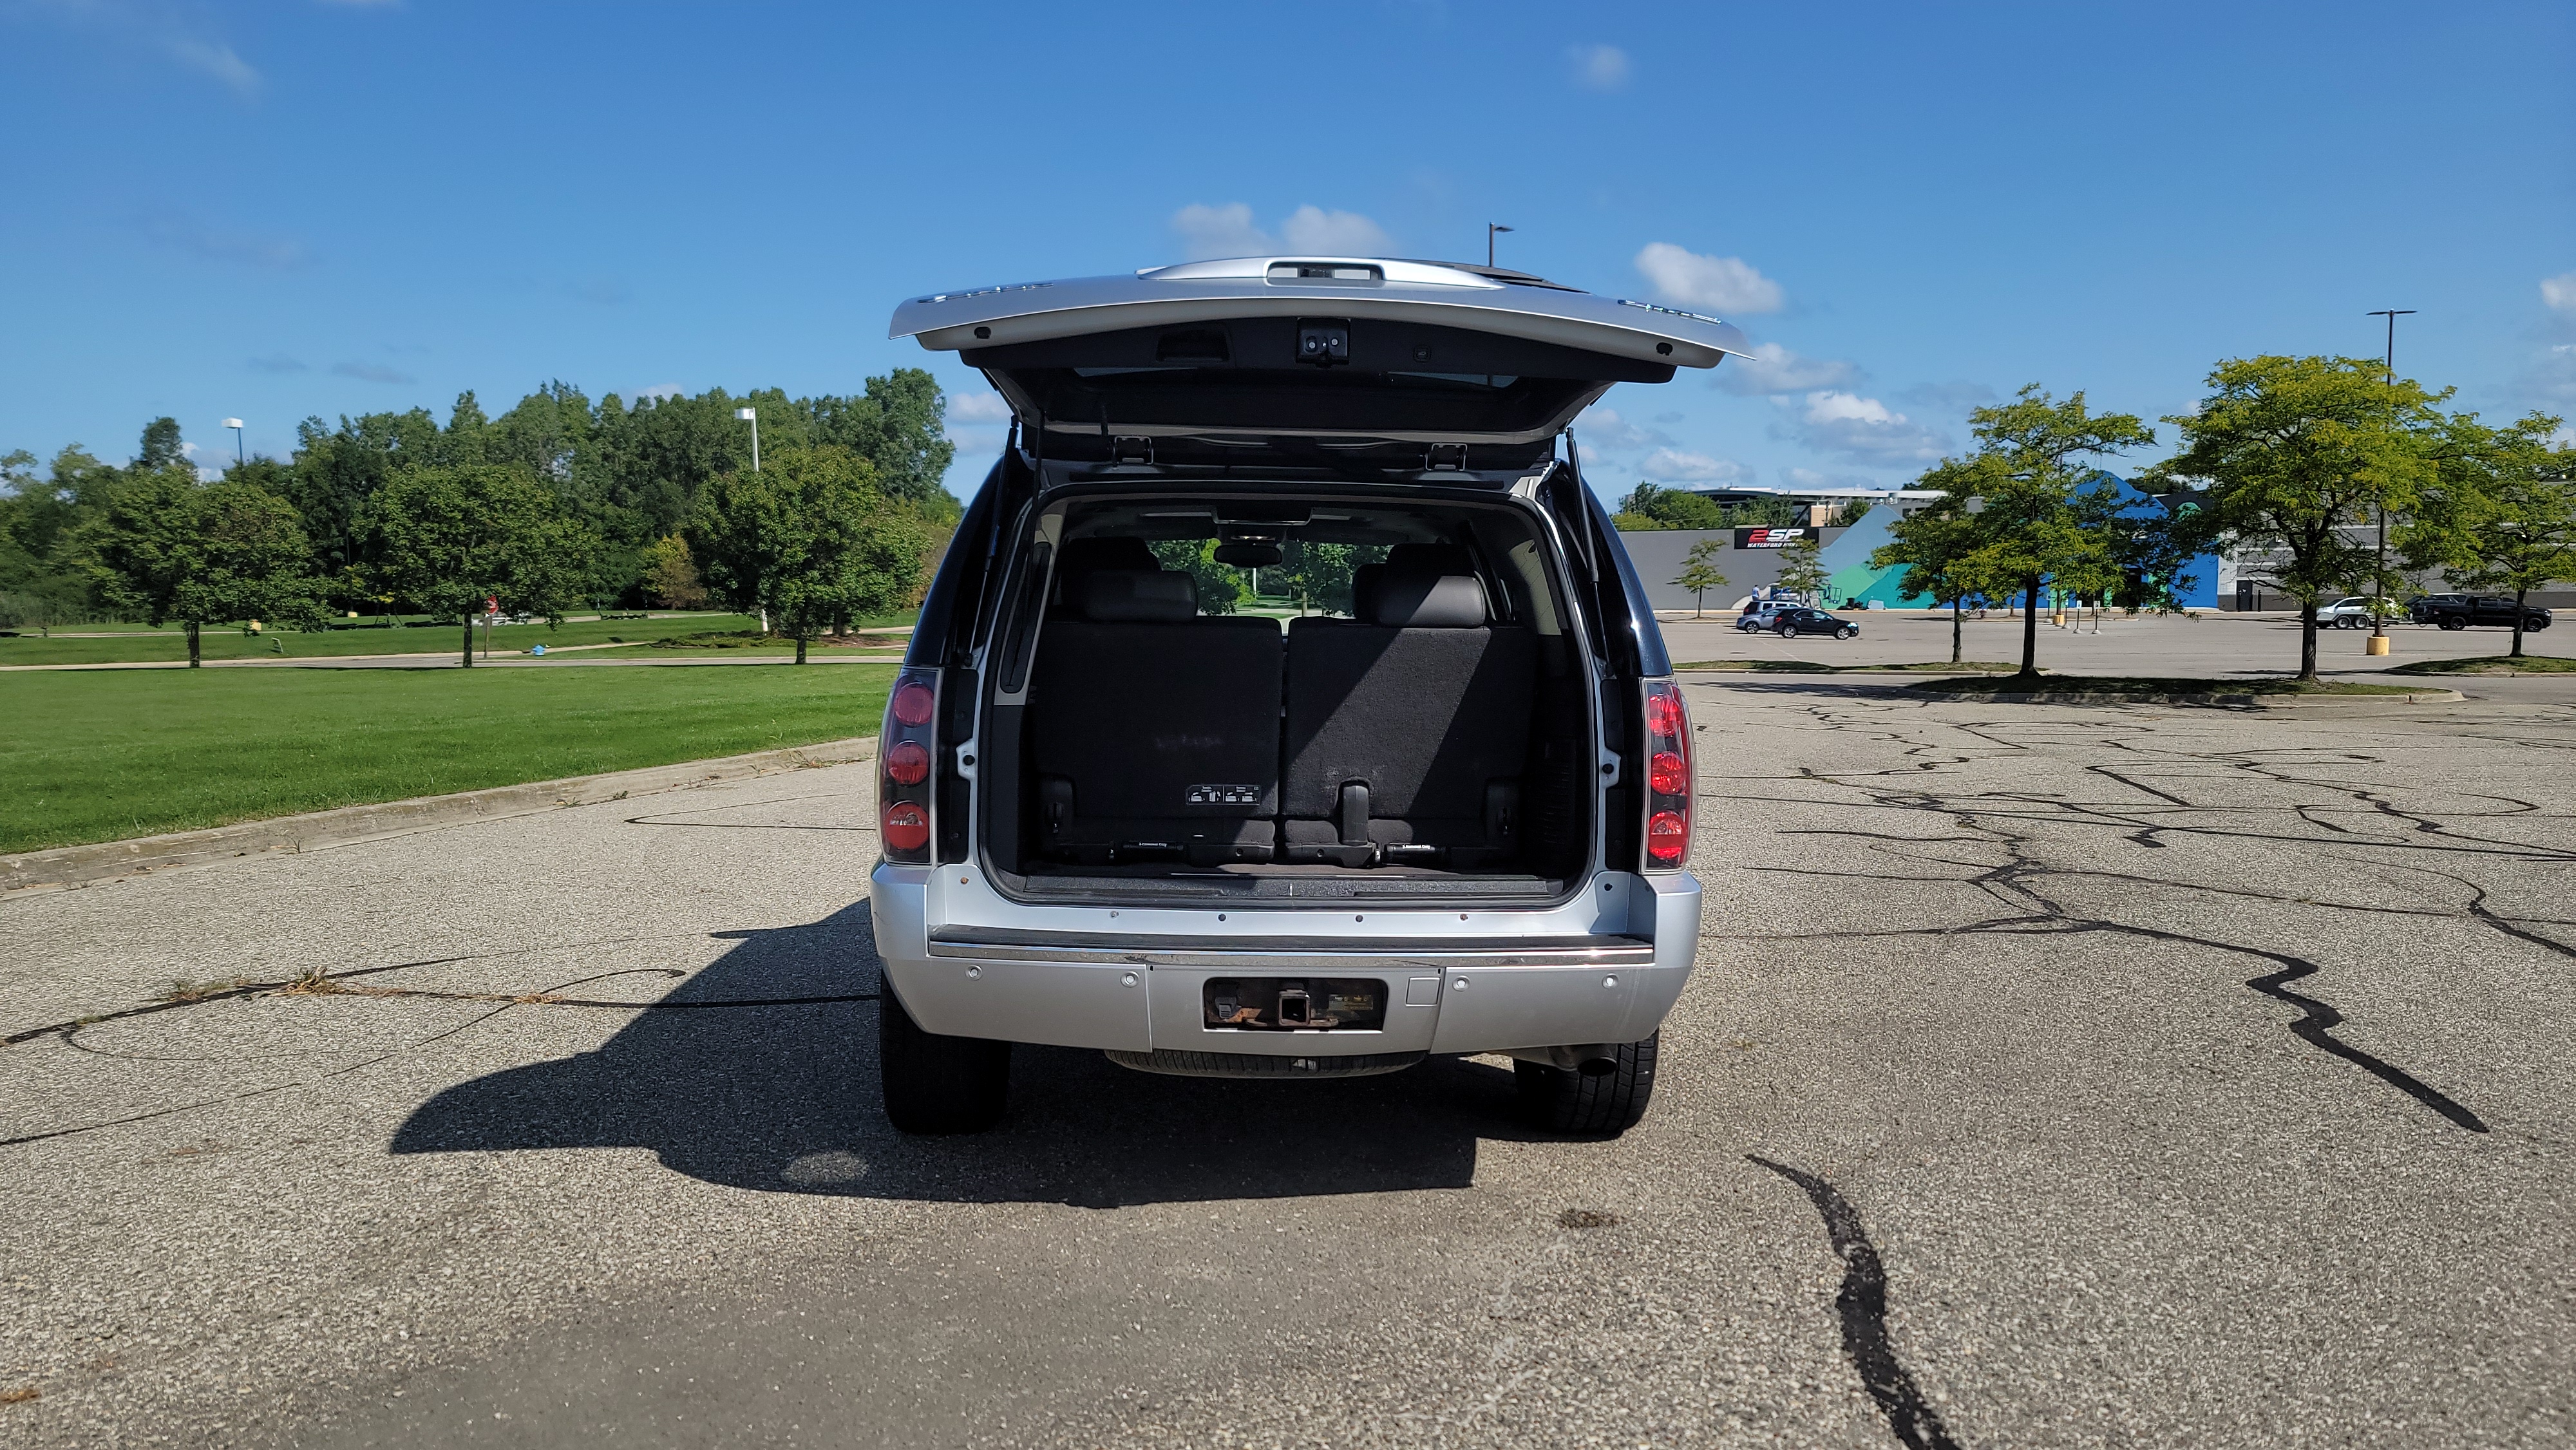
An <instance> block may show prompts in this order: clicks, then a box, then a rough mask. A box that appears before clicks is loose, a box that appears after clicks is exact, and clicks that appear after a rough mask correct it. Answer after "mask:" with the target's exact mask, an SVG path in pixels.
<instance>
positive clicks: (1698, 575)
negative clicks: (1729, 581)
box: [1673, 539, 1726, 619]
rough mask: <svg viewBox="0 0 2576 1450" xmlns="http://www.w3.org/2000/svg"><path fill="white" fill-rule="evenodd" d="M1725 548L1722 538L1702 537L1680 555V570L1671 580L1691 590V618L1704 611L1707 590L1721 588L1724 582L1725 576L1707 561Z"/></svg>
mask: <svg viewBox="0 0 2576 1450" xmlns="http://www.w3.org/2000/svg"><path fill="white" fill-rule="evenodd" d="M1725 548H1726V544H1725V542H1724V541H1723V540H1720V539H1702V540H1700V541H1699V542H1698V543H1696V544H1693V545H1691V546H1690V552H1689V553H1687V554H1684V555H1683V556H1682V572H1681V574H1680V575H1679V576H1678V577H1676V578H1675V579H1674V580H1673V583H1674V584H1675V585H1676V586H1678V587H1680V588H1683V589H1687V590H1689V591H1690V592H1691V601H1692V602H1691V618H1693V619H1697V618H1699V617H1700V615H1701V614H1703V613H1705V612H1706V611H1705V606H1706V605H1707V603H1708V591H1710V590H1712V589H1718V588H1723V587H1724V586H1725V584H1726V576H1725V575H1723V574H1720V573H1719V572H1717V566H1716V565H1715V564H1713V563H1711V562H1709V561H1710V560H1712V559H1714V558H1716V557H1717V556H1718V554H1720V553H1721V552H1723V551H1724V550H1725Z"/></svg>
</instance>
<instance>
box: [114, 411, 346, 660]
mask: <svg viewBox="0 0 2576 1450" xmlns="http://www.w3.org/2000/svg"><path fill="white" fill-rule="evenodd" d="M82 543H83V546H84V548H85V551H86V553H87V555H88V557H89V560H90V567H91V569H92V571H93V574H94V577H95V578H96V580H97V584H98V591H99V594H100V595H101V597H103V598H104V599H105V600H106V601H107V602H108V603H109V604H110V605H111V606H113V607H114V608H116V609H119V610H122V611H125V612H127V613H130V614H131V615H133V616H134V617H136V618H139V619H141V620H142V621H143V622H144V623H146V624H149V625H153V626H155V627H158V626H160V625H163V624H166V623H169V622H170V621H172V620H177V621H179V622H180V623H182V624H184V625H186V626H187V630H188V667H189V668H190V669H195V668H197V667H198V666H199V665H201V664H202V663H203V662H204V657H203V654H202V652H201V649H200V642H199V630H200V629H201V628H202V627H203V626H204V625H207V624H210V623H214V624H220V623H225V622H228V621H231V620H236V619H260V620H275V621H278V622H280V623H283V624H293V625H297V626H301V627H304V628H312V627H314V626H317V625H319V624H320V623H321V621H322V604H321V595H322V586H321V581H319V580H317V579H315V578H313V577H312V576H311V575H310V574H309V573H307V572H306V571H307V567H308V563H309V560H310V558H311V551H310V549H309V547H308V546H307V544H306V541H305V538H304V529H303V526H302V525H301V524H300V523H298V522H297V520H296V517H295V507H294V505H292V504H290V503H288V502H287V501H286V500H284V499H282V498H279V497H278V496H277V495H275V494H273V493H270V492H269V491H268V490H266V489H264V488H261V487H259V486H258V485H257V484H254V483H249V482H244V481H238V480H226V481H224V482H221V483H215V484H201V483H199V482H198V481H197V471H196V469H195V468H193V467H191V466H190V465H188V464H187V463H184V462H179V463H165V464H163V465H162V466H160V467H158V468H154V469H150V470H148V471H147V470H136V471H135V472H133V473H132V474H131V476H129V477H128V478H127V479H126V481H125V482H124V483H123V484H122V485H121V486H119V487H118V488H117V489H116V491H115V492H114V493H113V494H112V495H111V496H110V498H109V501H108V503H107V506H106V508H105V509H104V510H103V511H102V513H101V514H100V516H99V517H97V518H96V519H93V520H91V521H90V522H89V523H88V524H87V525H85V526H84V529H83V537H82Z"/></svg>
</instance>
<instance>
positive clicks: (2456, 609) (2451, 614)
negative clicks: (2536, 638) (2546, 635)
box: [2406, 594, 2549, 631]
mask: <svg viewBox="0 0 2576 1450" xmlns="http://www.w3.org/2000/svg"><path fill="white" fill-rule="evenodd" d="M2517 610H2519V611H2520V612H2521V615H2522V627H2523V629H2524V630H2526V631H2529V630H2535V629H2547V628H2548V627H2549V611H2548V610H2546V609H2543V608H2541V607H2540V606H2538V605H2536V604H2516V603H2515V602H2514V601H2513V600H2511V599H2508V598H2506V597H2504V596H2503V595H2501V594H2428V595H2426V596H2424V597H2423V598H2421V599H2418V600H2416V601H2414V602H2413V603H2411V604H2409V605H2408V606H2407V607H2406V612H2407V614H2408V616H2409V617H2411V618H2412V619H2413V620H2414V621H2415V622H2416V623H2417V624H2438V625H2440V626H2441V627H2442V628H2444V629H2466V628H2468V627H2469V626H2470V625H2473V624H2492V625H2497V626H2500V627H2502V628H2505V629H2511V628H2513V619H2514V614H2515V612H2516V611H2517Z"/></svg>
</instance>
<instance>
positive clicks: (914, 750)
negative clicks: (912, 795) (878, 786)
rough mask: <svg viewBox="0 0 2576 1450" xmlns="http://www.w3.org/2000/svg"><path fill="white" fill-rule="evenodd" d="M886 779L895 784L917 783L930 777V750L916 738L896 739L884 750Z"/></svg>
mask: <svg viewBox="0 0 2576 1450" xmlns="http://www.w3.org/2000/svg"><path fill="white" fill-rule="evenodd" d="M885 773H886V779H888V780H891V781H893V782H894V783H895V784H897V785H919V784H921V783H922V782H923V781H925V780H928V779H930V751H929V749H928V748H927V747H925V746H924V745H923V744H922V743H921V742H920V741H918V740H903V741H897V742H896V743H895V746H894V748H893V749H891V750H888V751H887V752H886V758H885Z"/></svg>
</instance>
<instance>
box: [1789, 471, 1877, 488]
mask: <svg viewBox="0 0 2576 1450" xmlns="http://www.w3.org/2000/svg"><path fill="white" fill-rule="evenodd" d="M1780 482H1782V483H1783V484H1786V485H1787V486H1788V487H1790V488H1810V489H1813V488H1876V487H1878V480H1877V479H1874V478H1871V477H1869V476H1867V475H1866V474H1859V473H1819V472H1817V471H1816V470H1814V469H1812V468H1784V469H1781V470H1780Z"/></svg>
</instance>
